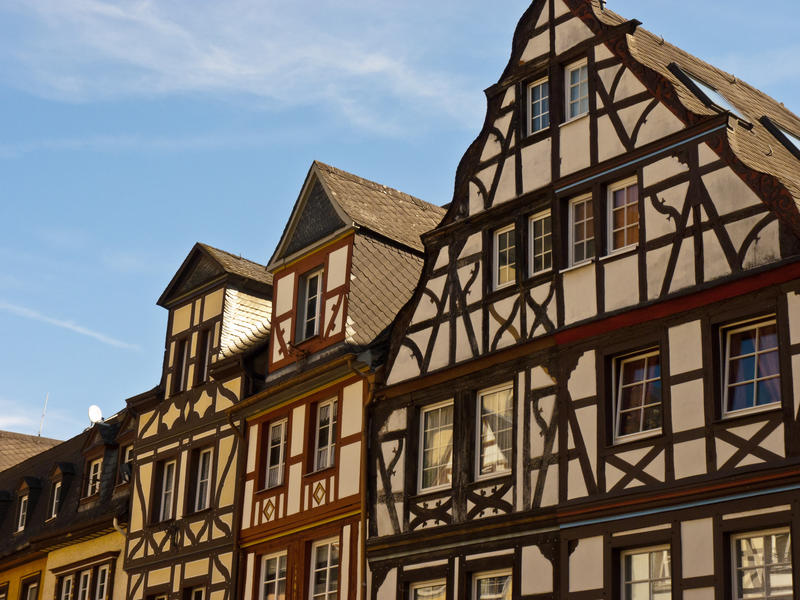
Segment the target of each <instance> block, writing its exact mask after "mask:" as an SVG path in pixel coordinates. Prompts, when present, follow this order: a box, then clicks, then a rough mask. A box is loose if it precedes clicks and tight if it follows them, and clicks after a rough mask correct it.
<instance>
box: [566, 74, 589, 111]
mask: <svg viewBox="0 0 800 600" xmlns="http://www.w3.org/2000/svg"><path fill="white" fill-rule="evenodd" d="M566 91H567V120H570V119H575V118H577V117H580V116H581V115H585V114H586V113H588V112H589V67H588V65H587V64H586V61H581V62H578V63H574V64H571V65H569V66H568V67H567V69H566Z"/></svg>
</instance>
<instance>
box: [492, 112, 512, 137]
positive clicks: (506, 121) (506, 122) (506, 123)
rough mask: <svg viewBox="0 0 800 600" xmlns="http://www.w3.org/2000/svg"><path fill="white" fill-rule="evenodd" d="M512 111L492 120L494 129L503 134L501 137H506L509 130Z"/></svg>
mask: <svg viewBox="0 0 800 600" xmlns="http://www.w3.org/2000/svg"><path fill="white" fill-rule="evenodd" d="M512 114H513V113H512V112H507V113H506V114H504V115H503V116H502V117H500V118H499V119H497V120H496V121H495V122H494V126H495V129H497V131H499V132H500V133H502V134H503V137H508V134H509V133H510V132H511V115H512Z"/></svg>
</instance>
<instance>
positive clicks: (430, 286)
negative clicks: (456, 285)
mask: <svg viewBox="0 0 800 600" xmlns="http://www.w3.org/2000/svg"><path fill="white" fill-rule="evenodd" d="M446 283H447V275H441V276H440V277H435V278H433V279H429V280H428V281H427V282H426V283H425V288H426V289H427V290H428V291H429V292H431V293H432V294H433V295H434V296H435V298H436V299H435V300H434V298H431V297H430V296H429V295H428V294H427V293H423V294H422V296H421V297H420V299H419V302H418V303H417V309H416V310H415V311H414V318H413V319H412V320H411V324H412V325H413V324H416V323H421V322H423V321H427V320H428V319H432V318H433V317H435V316H436V313H437V308H436V301H437V300H441V299H442V294H443V293H444V288H445V284H446Z"/></svg>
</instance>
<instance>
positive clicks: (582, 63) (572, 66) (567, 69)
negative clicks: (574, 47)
mask: <svg viewBox="0 0 800 600" xmlns="http://www.w3.org/2000/svg"><path fill="white" fill-rule="evenodd" d="M584 67H585V68H586V112H582V113H578V114H576V115H573V116H570V97H569V93H570V89H571V87H570V81H569V80H570V74H571V73H572V72H573V71H577V70H580V69H583V68H584ZM589 80H590V77H589V59H588V58H586V57H584V58H582V59H580V60H576V61H573V62H571V63H569V64H567V65H565V66H564V123H571V122H573V121H577V120H578V119H581V118H583V117H585V116H586V115H588V114H589V112H590V111H591V107H590V105H589V104H590V103H589V100H590V99H591V92H590V90H589ZM578 88H579V89H580V80H579V81H578ZM581 98H582V96H579V97H578V108H579V109H580V101H581Z"/></svg>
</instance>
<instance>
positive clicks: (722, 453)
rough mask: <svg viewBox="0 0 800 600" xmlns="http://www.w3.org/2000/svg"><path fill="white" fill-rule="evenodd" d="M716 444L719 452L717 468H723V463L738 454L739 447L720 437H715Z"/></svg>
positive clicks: (717, 452)
mask: <svg viewBox="0 0 800 600" xmlns="http://www.w3.org/2000/svg"><path fill="white" fill-rule="evenodd" d="M714 445H715V448H716V454H717V469H721V468H722V465H724V464H725V463H726V462H728V461H729V460H730V459H731V457H732V456H733V455H734V454H736V451H737V450H738V448H737V447H736V446H734V445H733V444H730V443H728V442H726V441H725V440H722V439H720V438H715V440H714Z"/></svg>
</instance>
